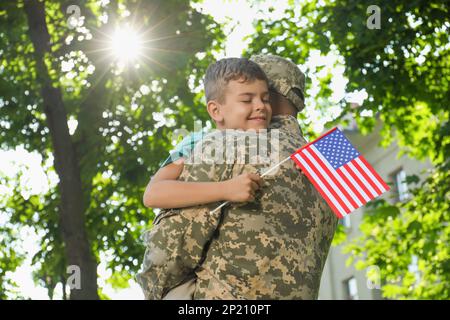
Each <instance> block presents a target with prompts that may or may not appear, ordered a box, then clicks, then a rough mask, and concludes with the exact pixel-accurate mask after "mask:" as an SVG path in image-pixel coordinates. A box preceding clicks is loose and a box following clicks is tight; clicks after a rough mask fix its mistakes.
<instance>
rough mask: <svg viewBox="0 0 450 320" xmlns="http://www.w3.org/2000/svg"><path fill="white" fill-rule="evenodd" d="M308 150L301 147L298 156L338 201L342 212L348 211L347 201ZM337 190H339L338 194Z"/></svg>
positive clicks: (349, 210)
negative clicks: (301, 149)
mask: <svg viewBox="0 0 450 320" xmlns="http://www.w3.org/2000/svg"><path fill="white" fill-rule="evenodd" d="M308 151H309V150H308V149H303V151H302V152H300V157H302V159H304V160H305V161H306V162H307V163H308V165H309V167H310V168H312V170H313V171H314V173H315V174H316V176H317V177H319V179H320V181H321V182H322V183H323V184H324V185H325V188H327V190H328V191H329V192H330V193H331V194H332V195H333V197H334V198H335V199H336V200H337V201H338V202H339V204H340V206H341V207H342V208H343V209H344V212H345V213H350V212H351V211H352V210H351V209H350V207H349V206H348V201H347V202H346V201H345V200H344V199H343V198H342V196H341V195H342V193H340V192H339V190H337V188H336V186H332V185H331V184H333V185H334V183H333V182H332V181H331V179H329V178H328V177H327V176H326V174H325V173H324V172H323V169H322V168H321V167H320V165H318V164H317V162H316V161H315V160H314V158H313V157H312V155H311V154H310V153H309V152H308ZM337 192H339V195H338V193H337Z"/></svg>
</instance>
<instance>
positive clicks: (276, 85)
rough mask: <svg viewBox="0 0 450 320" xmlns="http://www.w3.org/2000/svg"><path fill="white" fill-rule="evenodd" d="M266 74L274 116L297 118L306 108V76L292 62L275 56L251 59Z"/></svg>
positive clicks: (260, 56) (253, 57)
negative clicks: (281, 115) (287, 115)
mask: <svg viewBox="0 0 450 320" xmlns="http://www.w3.org/2000/svg"><path fill="white" fill-rule="evenodd" d="M250 60H251V61H254V62H256V63H257V64H258V65H259V66H260V67H261V69H262V70H263V71H264V72H265V73H266V75H267V78H268V79H269V90H270V94H271V104H272V109H273V115H277V114H290V115H293V116H296V115H297V113H298V112H300V111H302V110H303V108H304V107H305V75H304V74H303V72H301V71H300V69H299V68H298V67H297V65H296V64H295V63H293V62H292V61H290V60H288V59H285V58H282V57H280V56H275V55H263V54H260V55H254V56H252V57H251V58H250Z"/></svg>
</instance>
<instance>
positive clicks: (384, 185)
mask: <svg viewBox="0 0 450 320" xmlns="http://www.w3.org/2000/svg"><path fill="white" fill-rule="evenodd" d="M359 159H360V160H361V162H362V163H363V164H364V165H365V167H366V168H367V169H368V170H369V171H370V173H371V174H372V176H373V180H375V181H377V182H378V183H379V184H381V186H383V188H384V190H385V191H388V190H389V189H390V188H389V186H388V185H387V184H386V183H385V182H384V180H383V179H381V177H380V175H379V174H378V173H377V172H376V171H375V170H374V169H373V168H372V166H371V165H370V164H369V163H368V162H367V160H366V158H364V157H363V156H362V155H360V156H359ZM361 167H362V166H361ZM380 189H381V188H380ZM381 190H383V189H381Z"/></svg>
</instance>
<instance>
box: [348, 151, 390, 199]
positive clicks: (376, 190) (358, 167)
mask: <svg viewBox="0 0 450 320" xmlns="http://www.w3.org/2000/svg"><path fill="white" fill-rule="evenodd" d="M352 163H353V165H354V166H355V168H356V170H358V172H359V173H360V174H361V175H362V176H363V177H364V179H366V181H367V182H369V185H370V186H371V187H372V189H373V190H374V191H375V193H376V195H375V196H378V195H380V194H382V193H383V191H381V189H379V188H378V187H377V185H376V184H375V183H374V182H373V181H372V179H370V177H369V176H368V174H367V172H366V171H365V170H364V169H363V168H361V166H360V165H359V162H358V158H356V159H354V161H352Z"/></svg>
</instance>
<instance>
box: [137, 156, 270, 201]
mask: <svg viewBox="0 0 450 320" xmlns="http://www.w3.org/2000/svg"><path fill="white" fill-rule="evenodd" d="M180 160H181V159H180ZM180 160H177V161H175V162H173V163H171V164H169V165H167V166H165V167H163V168H161V169H159V170H158V172H157V173H156V174H155V175H154V176H153V177H152V179H151V180H150V182H149V184H148V185H147V188H146V190H145V193H144V199H143V200H144V205H145V206H146V207H151V208H162V209H168V208H183V207H190V206H195V205H199V204H205V203H211V202H217V201H234V202H246V201H252V200H253V199H254V193H255V191H256V190H257V189H259V188H260V187H261V186H262V180H261V178H260V177H259V176H258V175H256V174H242V175H240V176H238V177H236V178H233V179H230V180H226V181H220V182H184V181H179V180H177V179H178V177H179V176H180V174H181V172H182V171H183V161H182V160H181V161H180Z"/></svg>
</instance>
